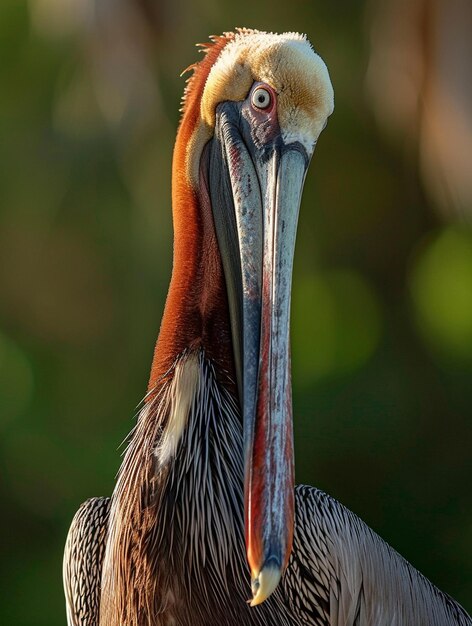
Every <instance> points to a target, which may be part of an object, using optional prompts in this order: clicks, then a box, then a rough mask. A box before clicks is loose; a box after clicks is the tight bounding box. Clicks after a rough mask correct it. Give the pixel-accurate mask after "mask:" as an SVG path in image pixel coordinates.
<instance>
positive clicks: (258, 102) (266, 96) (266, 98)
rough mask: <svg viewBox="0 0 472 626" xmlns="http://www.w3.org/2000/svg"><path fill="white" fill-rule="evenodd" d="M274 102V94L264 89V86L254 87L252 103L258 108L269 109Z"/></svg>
mask: <svg viewBox="0 0 472 626" xmlns="http://www.w3.org/2000/svg"><path fill="white" fill-rule="evenodd" d="M271 102H272V96H271V94H270V91H268V90H267V89H264V87H258V88H257V89H254V91H253V93H252V104H253V106H255V107H256V108H258V109H267V107H268V106H270V103H271Z"/></svg>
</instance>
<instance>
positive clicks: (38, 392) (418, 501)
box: [0, 0, 472, 626]
mask: <svg viewBox="0 0 472 626" xmlns="http://www.w3.org/2000/svg"><path fill="white" fill-rule="evenodd" d="M365 8H366V7H365V6H364V2H361V1H360V0H358V1H354V0H352V1H350V2H345V3H342V4H341V3H327V2H320V1H316V2H306V1H304V0H294V1H293V2H290V3H273V2H271V3H268V2H260V3H254V2H249V1H248V0H241V1H240V2H238V3H229V2H224V3H217V2H215V1H214V0H197V1H196V2H192V3H190V2H189V1H188V0H176V1H174V2H172V3H171V2H170V1H169V0H162V1H161V2H157V0H156V2H153V0H134V1H133V0H116V2H108V3H107V2H103V3H99V2H94V1H93V0H80V1H79V0H62V1H61V0H30V2H25V0H2V2H1V3H0V69H1V76H2V89H1V90H0V137H1V140H0V287H1V299H0V328H1V334H0V394H1V397H0V407H1V409H0V411H1V412H0V431H1V438H0V454H1V456H0V471H1V474H0V476H1V481H0V494H1V499H2V516H1V520H0V526H1V535H2V537H3V544H4V545H3V546H2V569H3V571H2V580H3V584H2V585H1V590H0V595H1V598H0V607H1V608H0V612H1V619H0V621H1V623H2V624H9V625H18V626H20V625H21V626H26V625H33V624H34V625H37V626H41V625H48V626H54V625H56V624H58V625H59V624H63V623H65V614H64V601H63V597H62V587H61V559H62V550H63V544H64V539H65V535H66V532H67V528H68V525H69V523H70V520H71V518H72V516H73V514H74V511H75V510H76V508H77V506H78V504H79V503H80V502H81V501H82V500H84V499H85V498H87V497H89V496H92V495H102V494H109V493H110V492H111V490H112V488H113V480H114V475H115V473H116V471H117V469H118V466H119V462H120V450H118V447H119V444H120V442H121V441H122V440H123V438H124V437H125V436H126V434H127V432H128V431H129V430H130V429H131V427H132V425H133V419H132V418H133V414H134V407H135V406H136V405H137V404H138V402H139V400H140V398H141V397H142V395H143V394H144V391H145V388H146V382H147V381H146V377H147V372H148V369H149V364H150V360H151V356H152V350H153V345H154V341H155V337H156V333H157V330H158V327H159V319H160V315H161V312H162V308H163V303H164V298H165V293H166V288H167V282H168V279H169V275H170V268H171V248H172V246H171V218H170V164H171V155H172V143H173V138H174V136H175V129H176V125H177V122H178V108H179V100H180V96H181V93H182V89H183V80H182V79H179V73H180V72H181V70H182V69H183V68H185V67H187V66H188V65H189V64H191V63H192V62H193V61H194V60H195V58H196V56H197V54H196V51H195V49H194V47H193V44H194V42H198V41H205V40H206V39H207V37H208V35H209V34H211V33H219V32H222V31H224V30H229V29H232V28H233V27H234V26H236V25H247V26H253V27H258V28H261V29H265V30H274V31H281V30H300V31H304V32H307V33H308V35H309V37H310V40H311V41H313V43H314V44H315V47H316V49H317V50H319V52H320V53H321V54H322V56H323V58H324V59H325V60H326V62H327V64H328V67H329V69H330V73H331V76H332V79H333V83H334V87H335V93H336V111H335V114H334V115H333V117H332V119H331V120H330V123H329V126H328V128H327V130H326V131H325V133H323V136H322V137H321V139H320V141H319V145H318V147H317V150H316V154H315V157H314V162H313V165H312V168H311V170H310V172H309V175H308V178H307V181H306V186H305V193H304V199H303V205H302V211H301V217H300V229H299V236H298V243H297V254H296V264H295V277H294V300H293V359H292V360H293V380H294V404H295V435H296V446H297V476H298V480H299V481H303V482H310V483H312V484H316V485H317V486H319V487H321V488H323V489H325V490H326V491H328V492H329V493H331V494H332V495H334V496H335V497H337V498H338V499H340V500H341V501H342V502H343V503H344V504H346V505H347V506H349V507H350V508H351V509H353V510H354V511H355V512H356V513H358V514H359V515H360V516H361V517H362V518H363V519H364V520H365V521H366V522H368V523H369V524H370V525H371V526H372V527H373V528H374V529H375V530H376V531H377V532H379V533H380V534H381V535H382V536H383V537H384V538H385V539H386V540H388V541H389V542H390V543H391V544H392V545H393V546H394V547H395V548H396V549H398V550H399V551H400V552H401V553H402V554H403V555H404V556H405V557H406V558H408V559H409V560H410V561H412V562H413V563H414V564H415V565H416V566H417V567H418V568H419V569H421V570H422V571H423V572H424V573H425V574H426V575H427V576H428V577H430V578H431V579H432V580H433V581H434V582H435V583H436V584H438V585H439V586H440V587H441V588H443V589H444V590H445V591H447V592H448V593H450V594H451V595H453V596H454V597H456V598H457V599H458V600H459V601H461V602H462V603H463V604H464V606H465V607H466V608H468V610H469V611H470V610H471V609H472V605H471V603H470V598H471V596H472V593H471V591H472V576H471V568H470V563H471V562H472V534H471V524H470V519H471V515H472V501H471V498H470V488H469V487H468V485H470V479H471V464H470V456H471V455H470V441H471V437H470V436H471V429H470V413H471V407H472V386H471V385H470V377H471V374H472V326H471V324H472V322H471V320H472V295H471V294H472V233H471V230H470V228H469V227H468V226H467V225H464V224H462V225H457V224H451V223H445V222H444V221H441V220H440V219H439V217H437V216H436V215H435V213H434V211H433V209H432V208H431V206H430V205H429V204H428V201H427V200H426V195H425V194H424V190H423V188H422V186H421V182H420V179H419V176H418V172H417V167H416V166H415V162H416V161H415V159H414V158H412V155H411V154H410V153H409V152H406V151H405V150H403V149H402V148H401V147H399V146H398V145H397V146H395V147H392V144H389V143H386V142H385V141H384V140H383V138H382V137H381V136H380V135H379V132H378V130H377V127H376V125H375V123H374V121H373V117H372V115H371V112H370V102H369V98H368V96H366V92H365V89H364V81H365V71H366V67H367V62H368V55H369V49H368V46H367V36H366V27H365V25H366V19H365ZM469 61H470V60H469ZM447 123H448V120H447V119H446V120H444V124H445V125H446V126H447ZM469 156H470V155H469ZM45 599H47V601H45Z"/></svg>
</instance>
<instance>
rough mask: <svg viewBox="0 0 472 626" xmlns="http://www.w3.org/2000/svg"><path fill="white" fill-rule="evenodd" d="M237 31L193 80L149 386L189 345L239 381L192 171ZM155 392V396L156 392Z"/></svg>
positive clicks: (201, 193)
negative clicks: (207, 106)
mask: <svg viewBox="0 0 472 626" xmlns="http://www.w3.org/2000/svg"><path fill="white" fill-rule="evenodd" d="M230 37H232V35H227V36H224V37H219V38H215V39H214V40H213V43H212V44H209V45H207V46H206V48H207V49H206V54H205V57H204V58H203V60H202V61H201V62H200V63H198V65H196V66H195V67H194V73H193V75H192V77H191V78H190V79H189V81H188V84H187V88H186V92H185V98H184V108H183V116H182V120H181V123H180V126H179V131H178V133H177V139H176V143H175V149H174V158H173V166H172V207H173V219H174V263H173V270H172V279H171V283H170V287H169V292H168V295H167V301H166V305H165V309H164V315H163V318H162V322H161V330H160V333H159V337H158V340H157V344H156V349H155V351H154V359H153V363H152V368H151V376H150V380H149V390H153V389H155V388H156V386H157V385H158V381H159V379H160V378H161V377H162V376H163V375H164V374H165V373H166V372H167V370H168V369H169V367H170V366H171V365H172V363H173V362H174V360H175V358H176V357H177V356H178V355H179V354H181V353H182V352H183V351H184V350H185V349H195V348H199V347H201V348H203V349H204V350H205V352H206V354H207V355H208V357H209V358H211V359H213V360H214V361H216V362H217V363H218V364H219V366H220V369H222V370H223V371H227V372H228V373H229V374H230V377H231V378H233V379H234V372H233V369H234V365H233V354H232V344H231V329H230V321H229V313H228V303H227V296H226V285H225V279H224V275H223V268H222V264H221V256H220V252H219V248H218V243H217V240H216V235H215V227H214V223H213V215H212V212H211V207H210V203H209V201H208V198H207V197H206V195H205V194H206V193H207V192H206V189H203V188H202V189H195V187H194V186H193V185H192V184H191V182H190V181H189V177H188V171H187V163H186V159H187V146H188V145H189V143H190V141H191V140H192V138H193V136H194V133H195V130H196V128H197V126H198V124H199V119H200V104H201V97H202V93H203V89H204V85H205V82H206V79H207V77H208V74H209V72H210V70H211V67H212V65H213V64H214V62H215V60H216V58H217V57H218V55H219V54H220V52H221V50H222V49H223V48H224V46H225V45H226V43H227V42H228V40H229V38H230ZM151 396H152V394H151Z"/></svg>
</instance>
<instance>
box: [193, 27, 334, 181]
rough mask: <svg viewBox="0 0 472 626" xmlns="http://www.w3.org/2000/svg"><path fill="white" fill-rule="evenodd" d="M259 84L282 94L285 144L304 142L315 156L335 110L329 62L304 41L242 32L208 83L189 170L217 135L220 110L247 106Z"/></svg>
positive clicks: (279, 102)
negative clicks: (232, 104)
mask: <svg viewBox="0 0 472 626" xmlns="http://www.w3.org/2000/svg"><path fill="white" fill-rule="evenodd" d="M255 81H261V82H265V83H267V84H268V85H270V86H271V87H272V88H273V89H274V90H275V92H276V93H277V116H278V121H279V126H280V130H281V133H282V138H283V139H284V141H285V142H286V143H291V142H294V141H299V142H300V143H301V144H302V145H304V146H305V147H306V148H307V150H308V151H309V152H311V150H312V149H313V146H314V144H315V143H316V140H317V139H318V136H319V134H320V133H321V131H322V130H323V127H324V125H325V123H326V120H327V118H328V117H329V115H331V113H332V112H333V109H334V93H333V87H332V85H331V81H330V78H329V73H328V69H327V67H326V65H325V63H324V61H323V60H322V59H321V57H320V56H319V55H318V54H316V52H315V51H314V50H313V48H312V47H311V44H310V42H309V41H308V40H307V38H306V37H305V35H300V34H298V33H283V34H281V35H277V34H274V33H265V32H261V31H256V30H247V29H240V30H238V31H237V33H236V34H235V35H234V38H233V39H232V40H230V41H229V42H228V43H227V44H226V45H225V47H224V48H223V50H222V51H221V53H220V55H219V56H218V58H217V60H216V62H215V64H214V65H213V67H212V68H211V70H210V73H209V75H208V78H207V80H206V83H205V87H204V91H203V95H202V99H201V111H200V124H199V127H198V128H197V129H196V132H195V134H194V137H193V140H192V141H191V144H192V145H189V152H188V157H189V161H188V165H189V166H190V169H193V167H194V166H192V163H191V161H190V159H191V158H194V157H195V156H196V152H197V153H198V152H199V151H200V150H201V148H203V145H204V143H205V142H206V141H208V139H209V138H210V137H211V136H212V135H213V132H214V127H215V111H216V107H217V105H218V104H219V103H220V102H224V101H227V100H232V101H240V100H244V99H245V98H246V97H247V95H248V93H249V90H250V89H251V86H252V84H253V83H254V82H255ZM189 173H190V176H191V178H192V179H194V176H192V172H189ZM193 173H194V172H193ZM194 180H195V179H194Z"/></svg>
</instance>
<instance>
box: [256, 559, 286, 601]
mask: <svg viewBox="0 0 472 626" xmlns="http://www.w3.org/2000/svg"><path fill="white" fill-rule="evenodd" d="M281 577H282V570H281V568H280V567H279V566H278V565H277V564H276V563H274V562H273V561H269V562H268V563H267V561H266V563H265V564H264V566H263V567H262V569H261V570H260V571H259V572H252V576H251V589H252V600H250V602H249V604H250V606H257V605H258V604H261V603H262V602H264V600H267V598H268V597H269V596H270V595H271V593H272V592H273V591H275V589H276V587H277V585H278V584H279V582H280V579H281Z"/></svg>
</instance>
